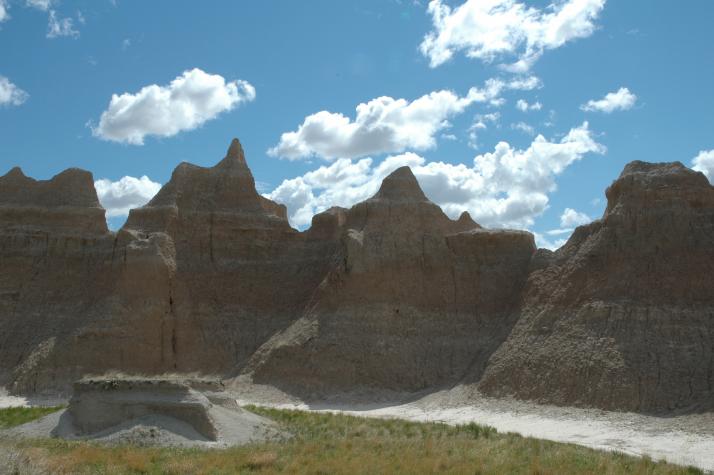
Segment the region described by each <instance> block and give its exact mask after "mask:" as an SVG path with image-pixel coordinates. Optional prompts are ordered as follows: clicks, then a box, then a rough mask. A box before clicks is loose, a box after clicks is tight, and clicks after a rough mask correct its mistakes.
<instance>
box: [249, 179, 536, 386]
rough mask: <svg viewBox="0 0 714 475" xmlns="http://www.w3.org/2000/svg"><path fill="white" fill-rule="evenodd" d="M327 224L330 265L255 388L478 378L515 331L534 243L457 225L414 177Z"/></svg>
mask: <svg viewBox="0 0 714 475" xmlns="http://www.w3.org/2000/svg"><path fill="white" fill-rule="evenodd" d="M331 214H333V215H334V214H338V215H339V214H342V215H343V216H344V218H343V219H342V223H341V225H340V227H341V229H340V232H339V242H340V244H339V249H338V255H337V258H336V259H335V262H334V265H333V267H332V269H331V271H330V273H329V275H328V276H327V277H326V278H325V280H324V281H323V282H322V284H321V285H320V288H319V290H318V292H317V293H316V294H315V296H314V298H313V303H312V305H311V306H310V307H309V308H308V309H307V311H306V313H305V315H304V316H303V317H302V318H300V319H299V320H297V321H296V322H295V323H293V325H292V326H291V327H290V328H289V329H287V330H286V331H284V332H282V333H280V334H278V335H276V336H275V337H273V338H272V339H271V340H270V341H269V342H268V343H267V344H266V345H264V347H263V348H261V350H259V351H258V353H256V355H255V356H254V358H253V360H252V361H251V364H250V365H249V367H248V368H247V370H248V371H250V372H251V373H252V375H253V380H254V381H257V382H260V383H269V384H272V385H275V386H279V387H281V388H284V389H286V390H288V391H293V392H297V393H299V394H301V395H303V396H308V397H319V396H325V395H329V394H331V393H334V392H335V391H352V390H363V391H369V390H384V389H388V390H394V391H416V390H421V389H425V388H429V387H435V386H438V385H442V384H453V383H455V382H457V381H459V380H461V379H462V378H464V377H465V376H469V377H474V376H478V374H480V372H481V370H482V368H483V366H484V364H485V362H486V361H487V359H488V357H489V356H490V354H491V352H493V351H494V350H495V349H496V348H497V347H498V345H499V344H500V343H501V342H502V341H503V340H504V339H505V337H506V336H507V335H508V331H509V330H510V327H511V326H512V324H513V323H514V317H515V314H514V313H513V311H514V309H515V305H516V302H517V300H518V295H519V293H520V290H521V286H522V285H523V283H524V282H525V277H526V270H527V267H528V263H529V261H530V258H531V255H532V254H533V252H534V251H535V245H534V243H533V236H532V235H531V234H529V233H525V232H519V231H486V230H482V229H480V226H478V225H477V224H476V223H474V222H473V221H472V220H471V219H470V218H469V217H468V215H466V216H463V217H462V218H461V219H460V220H459V221H452V220H451V219H449V218H448V217H447V216H446V215H445V214H444V213H443V212H442V211H441V209H440V208H439V207H438V206H436V205H435V204H433V203H432V202H430V201H429V200H428V199H427V198H426V196H424V193H423V192H422V190H421V188H420V187H419V184H418V183H417V180H416V178H414V175H413V174H412V172H411V170H410V169H409V168H408V167H403V168H400V169H398V170H396V171H395V172H393V173H392V174H391V175H389V176H388V177H387V178H385V180H384V182H383V183H382V186H381V188H380V189H379V191H378V192H377V194H376V195H374V196H373V197H372V198H370V199H368V200H367V201H364V202H362V203H359V204H357V205H355V206H353V207H352V208H351V209H349V210H341V211H339V212H338V213H334V212H333V213H331ZM325 219H326V218H322V217H320V218H316V220H318V221H323V220H325Z"/></svg>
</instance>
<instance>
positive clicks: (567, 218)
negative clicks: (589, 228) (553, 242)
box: [560, 208, 592, 228]
mask: <svg viewBox="0 0 714 475" xmlns="http://www.w3.org/2000/svg"><path fill="white" fill-rule="evenodd" d="M590 221H592V218H591V217H590V216H588V215H587V214H585V213H581V212H579V211H575V210H574V209H572V208H565V211H563V214H562V215H560V227H561V228H576V227H578V226H580V225H583V224H588V223H589V222H590Z"/></svg>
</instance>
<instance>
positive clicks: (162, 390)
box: [6, 377, 287, 447]
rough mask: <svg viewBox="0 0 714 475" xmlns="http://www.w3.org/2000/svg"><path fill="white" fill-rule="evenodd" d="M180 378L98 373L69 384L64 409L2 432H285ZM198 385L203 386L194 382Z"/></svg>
mask: <svg viewBox="0 0 714 475" xmlns="http://www.w3.org/2000/svg"><path fill="white" fill-rule="evenodd" d="M196 386H197V385H196V384H194V383H192V382H191V381H184V380H181V379H176V378H171V379H161V378H139V377H132V378H128V379H127V378H119V379H116V378H98V379H85V380H82V381H79V382H77V383H75V384H74V394H73V396H72V398H71V399H70V401H69V406H68V408H67V409H66V410H63V411H60V412H58V413H55V414H51V415H49V416H46V417H44V418H42V419H40V420H38V421H34V422H30V423H28V424H24V425H22V426H19V427H16V428H13V429H11V430H9V431H7V432H6V434H7V435H9V436H11V437H48V436H52V437H60V438H63V439H70V440H75V439H83V440H94V441H98V442H103V443H109V444H125V443H132V444H135V445H142V446H145V445H173V446H202V447H220V446H231V445H243V444H247V443H251V442H260V441H265V440H273V439H279V438H283V437H286V436H287V434H285V433H283V432H282V431H281V430H280V429H279V428H278V427H277V425H276V424H275V423H274V422H273V421H271V420H269V419H266V418H264V417H261V416H258V415H256V414H253V413H251V412H248V411H245V410H243V409H241V408H240V407H238V405H237V404H236V403H235V400H232V404H230V405H229V404H222V405H219V404H214V402H212V400H213V401H217V402H222V401H228V400H229V398H228V397H227V396H225V397H221V394H220V393H215V392H213V393H208V394H206V393H204V392H202V391H200V390H198V389H196ZM199 386H204V387H205V386H207V385H206V384H200V385H199Z"/></svg>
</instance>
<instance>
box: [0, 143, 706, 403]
mask: <svg viewBox="0 0 714 475" xmlns="http://www.w3.org/2000/svg"><path fill="white" fill-rule="evenodd" d="M606 195H607V200H608V204H607V209H606V210H605V212H604V215H603V216H602V218H601V219H599V220H596V221H594V222H592V223H590V224H588V225H585V226H580V227H579V228H577V229H576V230H575V232H574V233H573V235H572V236H571V238H570V239H569V240H568V242H567V244H565V245H564V246H563V247H562V248H560V249H559V250H557V251H555V252H551V251H549V250H545V249H536V246H535V243H534V238H533V235H532V234H530V233H528V232H525V231H511V230H501V229H498V230H493V229H484V228H482V227H481V226H480V225H479V224H477V223H476V222H474V221H473V220H472V219H471V217H470V216H469V215H468V214H467V213H464V214H463V215H461V217H460V218H459V219H457V220H452V219H450V218H449V217H447V216H446V215H445V214H444V213H443V212H442V210H441V209H440V208H439V207H438V206H437V205H435V204H434V203H432V202H430V201H429V200H428V199H427V197H426V196H425V195H424V193H423V192H422V190H421V189H420V187H419V184H418V182H417V180H416V179H415V177H414V175H413V174H412V172H411V170H410V169H409V168H407V167H404V168H400V169H397V170H396V171H394V172H393V173H392V174H391V175H389V176H388V177H387V178H386V179H385V180H384V182H383V183H382V185H381V188H380V189H379V191H378V192H377V194H375V195H374V196H373V197H372V198H370V199H368V200H366V201H363V202H361V203H358V204H356V205H354V206H353V207H352V208H350V209H344V208H338V207H335V208H331V209H329V210H327V211H325V212H323V213H320V214H318V215H316V216H315V217H314V218H313V220H312V226H311V227H310V228H309V229H307V230H306V231H303V232H299V231H297V230H295V229H293V228H291V226H290V225H289V223H288V220H287V213H286V208H285V206H283V205H281V204H279V203H274V202H272V201H270V200H268V199H266V198H264V197H262V196H260V195H259V194H258V193H257V192H256V189H255V182H254V179H253V176H252V174H251V172H250V170H249V168H248V165H247V164H246V160H245V157H244V154H243V150H242V148H241V145H240V143H239V142H238V141H237V140H234V141H233V142H232V144H231V145H230V148H229V150H228V153H227V155H226V157H225V158H224V159H223V160H221V161H220V162H219V163H218V164H217V165H215V166H214V167H212V168H203V167H198V166H195V165H191V164H188V163H182V164H180V165H179V166H178V167H177V168H176V169H175V170H174V172H173V175H172V177H171V180H170V181H169V182H168V183H167V184H166V185H165V186H164V187H163V188H162V189H161V191H159V193H158V194H157V195H156V196H155V197H154V198H153V199H152V200H151V201H150V202H149V203H148V204H146V205H145V206H144V207H142V208H138V209H133V210H132V211H131V212H130V214H129V218H128V220H127V222H126V224H125V225H124V226H123V227H122V228H121V229H120V230H119V231H117V232H111V231H109V230H108V229H107V226H106V222H105V216H104V214H105V213H104V210H103V209H102V207H101V205H100V203H99V201H98V199H97V195H96V192H95V189H94V186H93V180H92V176H91V174H90V173H88V172H86V171H82V170H78V169H69V170H66V171H64V172H62V173H60V174H59V175H57V176H55V177H54V178H52V179H51V180H47V181H36V180H34V179H32V178H28V177H26V176H25V175H24V174H23V173H22V171H21V170H20V169H19V168H13V169H12V170H10V171H9V172H8V173H7V174H6V175H5V176H3V177H0V386H4V387H6V388H8V389H9V390H10V391H12V392H14V393H17V394H25V395H33V394H44V393H53V392H54V393H68V392H69V391H70V388H71V387H72V383H73V382H74V381H76V380H79V379H81V378H83V377H85V376H88V375H98V374H104V373H111V372H121V373H124V374H141V375H162V374H166V373H174V374H194V375H195V374H201V375H216V376H218V377H220V378H223V379H224V381H226V384H228V385H230V384H243V382H250V381H252V382H253V383H258V384H265V385H271V386H274V387H277V388H279V389H280V390H282V391H284V392H287V393H289V394H293V395H296V396H298V397H301V398H304V399H320V398H325V397H329V396H331V395H335V394H346V393H351V392H352V393H356V392H359V393H361V394H380V393H387V392H388V393H392V394H393V393H397V394H407V393H415V392H424V391H430V390H437V389H443V388H449V387H452V386H455V385H457V384H468V385H471V386H473V387H475V388H477V389H478V391H480V392H481V393H483V394H485V395H489V396H499V397H500V396H513V397H515V398H518V399H524V400H533V401H538V402H544V403H553V404H557V405H574V406H585V407H598V408H602V409H613V410H627V411H638V412H645V413H664V412H671V411H684V412H687V411H689V412H692V411H694V412H696V411H707V410H711V409H712V408H714V187H712V186H711V185H710V184H709V182H708V181H707V179H706V177H705V176H704V175H703V174H701V173H697V172H694V171H692V170H690V169H688V168H686V167H685V166H683V165H682V164H681V163H678V162H674V163H658V164H652V163H645V162H640V161H635V162H632V163H630V164H628V165H627V166H626V167H625V169H624V170H623V172H622V173H621V175H620V176H619V178H617V180H615V182H614V183H613V184H612V186H610V187H609V188H608V189H607V192H606ZM232 381H233V383H231V382H232ZM236 381H237V382H236Z"/></svg>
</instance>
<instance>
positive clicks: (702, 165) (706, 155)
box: [692, 150, 714, 184]
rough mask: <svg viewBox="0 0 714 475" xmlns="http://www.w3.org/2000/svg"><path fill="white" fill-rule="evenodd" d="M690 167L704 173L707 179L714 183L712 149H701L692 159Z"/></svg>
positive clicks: (713, 155) (713, 151) (713, 154)
mask: <svg viewBox="0 0 714 475" xmlns="http://www.w3.org/2000/svg"><path fill="white" fill-rule="evenodd" d="M692 168H693V169H694V170H696V171H698V172H702V173H704V174H705V175H706V176H707V178H709V181H710V182H711V183H712V184H714V150H702V151H701V152H699V155H697V156H696V157H694V160H692Z"/></svg>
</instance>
